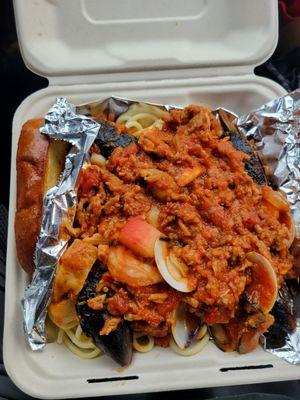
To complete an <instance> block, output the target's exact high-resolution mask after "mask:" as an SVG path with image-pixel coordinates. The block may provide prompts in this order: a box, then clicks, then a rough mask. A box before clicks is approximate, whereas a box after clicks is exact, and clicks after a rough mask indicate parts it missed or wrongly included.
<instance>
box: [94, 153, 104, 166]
mask: <svg viewBox="0 0 300 400" xmlns="http://www.w3.org/2000/svg"><path fill="white" fill-rule="evenodd" d="M91 164H94V165H98V166H99V167H104V166H105V164H106V159H105V158H104V157H103V155H102V154H98V153H92V155H91Z"/></svg>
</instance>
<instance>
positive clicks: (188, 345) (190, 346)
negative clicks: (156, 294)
mask: <svg viewBox="0 0 300 400" xmlns="http://www.w3.org/2000/svg"><path fill="white" fill-rule="evenodd" d="M171 331H172V338H171V340H170V346H171V348H172V349H173V350H174V351H175V352H176V353H178V354H181V355H186V356H188V355H193V354H196V353H198V352H199V351H201V350H202V349H203V347H204V346H205V345H206V344H207V342H208V340H209V335H208V334H207V326H206V325H205V324H204V323H203V321H202V320H201V318H199V317H197V316H196V315H194V314H192V313H190V312H189V311H188V309H187V305H186V304H184V303H182V304H180V305H179V306H178V307H177V309H176V310H175V311H174V314H173V322H172V325H171Z"/></svg>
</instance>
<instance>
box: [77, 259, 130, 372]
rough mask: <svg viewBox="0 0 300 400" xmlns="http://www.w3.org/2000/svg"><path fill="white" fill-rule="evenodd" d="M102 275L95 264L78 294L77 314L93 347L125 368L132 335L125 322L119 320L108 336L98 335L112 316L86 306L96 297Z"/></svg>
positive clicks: (128, 359)
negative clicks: (92, 342) (91, 340)
mask: <svg viewBox="0 0 300 400" xmlns="http://www.w3.org/2000/svg"><path fill="white" fill-rule="evenodd" d="M102 274H103V272H102V270H101V269H100V268H99V266H97V265H96V264H95V265H94V266H93V267H92V269H91V271H90V273H89V275H88V278H87V280H86V282H85V284H84V286H83V288H82V290H81V292H80V293H79V296H78V300H77V304H76V310H77V314H78V317H79V321H80V325H81V328H82V330H83V332H84V333H85V334H86V335H87V336H89V337H91V338H92V339H93V341H94V343H95V345H96V346H97V347H99V348H100V349H101V350H102V351H103V352H104V353H106V354H107V355H109V356H110V357H111V358H112V359H113V360H114V361H116V362H117V363H118V364H120V365H121V366H126V365H128V364H130V362H131V359H132V333H131V331H130V329H129V326H128V324H127V322H126V321H124V320H121V322H120V323H119V324H118V326H117V328H116V329H115V330H113V331H112V332H110V333H109V334H108V335H100V333H99V332H100V331H101V329H102V328H103V326H104V323H105V321H106V320H107V319H109V318H111V317H112V316H111V315H110V314H109V312H108V311H107V310H105V309H103V310H95V309H92V308H90V307H89V305H88V300H89V299H91V298H94V297H95V296H96V295H97V293H96V288H97V284H98V282H99V281H100V280H101V277H102Z"/></svg>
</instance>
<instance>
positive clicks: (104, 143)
mask: <svg viewBox="0 0 300 400" xmlns="http://www.w3.org/2000/svg"><path fill="white" fill-rule="evenodd" d="M136 142H137V140H136V138H135V137H134V136H131V135H128V134H126V133H125V134H119V133H117V131H116V129H115V128H114V127H113V126H112V125H110V124H108V123H107V122H102V121H101V122H100V128H99V131H98V134H97V137H96V139H95V142H94V143H95V144H97V145H98V146H99V148H100V151H101V154H102V155H103V156H104V157H106V158H108V157H109V156H110V155H111V153H112V152H113V151H114V149H115V148H116V147H126V146H128V145H129V144H132V143H136Z"/></svg>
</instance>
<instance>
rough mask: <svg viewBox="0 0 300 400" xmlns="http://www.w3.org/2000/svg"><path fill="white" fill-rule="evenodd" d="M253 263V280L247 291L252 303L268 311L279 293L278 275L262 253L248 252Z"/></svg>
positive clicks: (263, 310) (248, 257)
mask: <svg viewBox="0 0 300 400" xmlns="http://www.w3.org/2000/svg"><path fill="white" fill-rule="evenodd" d="M246 257H247V259H248V260H249V261H251V262H252V263H253V267H252V282H251V283H250V284H249V285H248V286H247V287H246V289H245V292H246V294H247V296H248V298H249V299H250V301H251V302H252V303H256V305H257V307H258V308H259V309H260V310H261V311H262V312H263V313H264V314H266V313H268V312H269V311H270V310H271V309H272V307H273V306H274V303H275V301H276V297H277V293H278V285H277V277H276V274H275V272H274V269H273V267H272V265H271V263H270V262H269V261H268V260H267V259H266V258H265V257H264V256H262V255H261V254H259V253H256V252H254V251H252V252H250V253H248V254H247V256H246Z"/></svg>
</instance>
